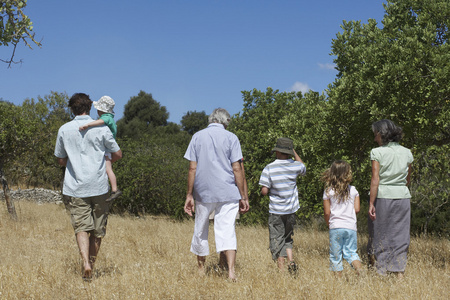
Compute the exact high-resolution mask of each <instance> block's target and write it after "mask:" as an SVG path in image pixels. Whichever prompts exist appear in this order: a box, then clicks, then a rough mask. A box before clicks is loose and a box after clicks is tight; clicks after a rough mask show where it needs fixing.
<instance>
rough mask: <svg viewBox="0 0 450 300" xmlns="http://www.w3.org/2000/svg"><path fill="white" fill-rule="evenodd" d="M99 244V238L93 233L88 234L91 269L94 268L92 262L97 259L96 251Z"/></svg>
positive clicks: (98, 249) (100, 241) (100, 240)
mask: <svg viewBox="0 0 450 300" xmlns="http://www.w3.org/2000/svg"><path fill="white" fill-rule="evenodd" d="M101 244H102V239H101V238H98V237H95V236H94V234H93V233H92V234H91V235H90V236H89V262H90V263H91V269H92V270H94V263H95V260H96V259H97V255H98V251H100V245H101Z"/></svg>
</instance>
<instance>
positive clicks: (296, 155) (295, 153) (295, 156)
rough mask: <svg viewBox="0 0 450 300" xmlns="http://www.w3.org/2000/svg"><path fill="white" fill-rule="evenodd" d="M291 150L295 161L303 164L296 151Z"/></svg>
mask: <svg viewBox="0 0 450 300" xmlns="http://www.w3.org/2000/svg"><path fill="white" fill-rule="evenodd" d="M292 151H294V158H295V160H296V161H299V162H301V163H302V164H303V160H302V159H301V158H300V156H298V154H297V152H295V150H294V149H292Z"/></svg>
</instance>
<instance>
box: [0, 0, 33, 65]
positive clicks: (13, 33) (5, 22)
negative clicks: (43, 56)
mask: <svg viewBox="0 0 450 300" xmlns="http://www.w3.org/2000/svg"><path fill="white" fill-rule="evenodd" d="M26 6H27V0H0V45H1V46H9V45H12V46H13V50H12V54H11V57H10V58H9V59H6V60H4V59H0V61H2V62H5V63H7V64H8V66H9V67H10V66H11V64H12V63H17V62H15V61H14V55H15V51H16V47H17V45H18V44H19V43H20V42H21V41H22V42H23V43H24V44H25V45H26V46H28V47H29V48H30V49H32V47H31V44H35V45H36V46H38V47H40V46H41V43H40V42H38V41H37V40H36V39H35V33H33V23H32V22H31V20H30V18H29V17H28V16H27V15H25V13H24V9H25V7H26Z"/></svg>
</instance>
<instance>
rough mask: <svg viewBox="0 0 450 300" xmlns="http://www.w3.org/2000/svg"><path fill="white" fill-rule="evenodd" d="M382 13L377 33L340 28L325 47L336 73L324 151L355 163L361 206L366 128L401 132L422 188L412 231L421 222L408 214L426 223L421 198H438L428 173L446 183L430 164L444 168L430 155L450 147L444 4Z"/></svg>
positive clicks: (368, 27) (402, 3)
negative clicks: (386, 122) (386, 126)
mask: <svg viewBox="0 0 450 300" xmlns="http://www.w3.org/2000/svg"><path fill="white" fill-rule="evenodd" d="M385 9H386V14H385V16H384V19H383V21H382V26H379V24H377V23H376V21H375V20H373V19H370V20H369V21H368V23H367V24H363V23H361V22H359V21H350V22H345V21H344V23H343V25H342V29H343V31H342V32H341V33H338V34H337V36H336V39H334V40H333V42H332V54H333V55H335V56H336V59H335V64H336V69H337V70H338V72H339V73H338V75H337V78H336V80H335V81H334V82H333V83H332V84H331V85H330V86H329V89H328V91H327V93H328V95H329V98H328V102H329V107H330V112H332V113H331V114H330V116H329V119H328V122H329V123H330V124H331V125H332V126H330V127H329V128H330V140H329V142H330V143H329V145H330V151H331V152H333V153H341V156H343V157H349V158H351V159H352V161H354V162H355V165H356V170H355V174H354V175H355V176H354V177H355V182H356V184H355V185H357V187H361V188H360V194H361V195H363V198H367V193H366V192H367V191H368V189H369V182H370V162H369V157H368V156H369V151H370V149H371V148H373V147H375V146H376V145H375V143H374V142H373V135H372V132H371V130H370V125H371V123H372V122H374V121H376V120H379V119H384V118H388V119H391V120H393V121H394V122H396V123H397V124H399V125H400V126H402V127H403V129H404V133H405V138H404V140H403V144H404V145H405V146H407V147H409V148H412V151H413V154H414V156H415V159H416V161H415V163H414V165H413V166H414V173H413V182H414V184H418V183H421V184H422V187H421V188H420V189H417V187H414V186H412V190H413V195H412V200H411V201H412V207H413V208H417V211H414V210H413V220H412V221H413V228H414V229H416V230H418V229H419V228H423V227H424V226H423V224H418V223H414V222H416V221H418V220H420V219H419V218H414V214H415V213H418V212H420V214H424V215H427V216H430V215H431V212H430V214H428V213H427V212H425V211H424V210H426V209H429V208H430V206H427V205H425V203H431V200H426V199H424V197H425V195H429V196H431V195H432V194H433V193H436V192H437V191H436V190H433V189H432V188H431V186H433V184H432V182H433V177H432V176H430V175H431V173H429V172H428V171H427V168H434V169H433V172H432V174H436V175H437V178H448V170H444V169H441V168H439V166H438V165H436V164H433V163H430V161H433V162H434V161H439V160H441V161H448V160H449V154H448V152H436V151H434V150H431V149H432V148H433V147H438V148H439V147H447V146H448V144H449V143H450V105H449V103H450V86H449V85H448V82H449V80H450V65H449V61H450V48H449V47H450V45H449V43H448V27H449V22H450V18H449V16H450V2H449V1H447V0H428V1H413V0H397V1H387V4H386V5H385ZM433 149H434V148H433ZM425 166H427V167H426V168H425ZM439 184H441V186H440V188H438V189H437V190H438V191H440V192H439V196H438V197H436V198H434V199H436V201H435V202H433V206H435V207H441V204H442V203H444V202H445V200H446V199H447V198H448V196H445V193H444V191H448V186H449V182H448V180H444V181H441V182H440V183H439ZM426 186H428V187H429V188H428V189H427V188H426ZM426 189H427V190H426ZM418 191H420V193H419V192H418ZM416 192H417V193H416ZM438 199H440V200H438ZM433 201H434V200H433ZM363 202H364V201H363ZM418 203H420V205H418ZM447 207H448V205H447ZM440 214H446V216H448V208H447V209H446V208H445V206H444V207H443V209H442V210H440V211H439V212H436V213H435V214H434V215H433V218H434V217H436V218H440V216H439V215H440ZM428 223H430V222H428ZM439 230H441V231H442V230H444V227H441V228H440V229H439ZM447 232H448V229H447Z"/></svg>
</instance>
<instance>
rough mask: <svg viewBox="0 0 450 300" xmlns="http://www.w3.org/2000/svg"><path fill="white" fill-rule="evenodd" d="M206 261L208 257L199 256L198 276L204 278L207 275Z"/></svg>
mask: <svg viewBox="0 0 450 300" xmlns="http://www.w3.org/2000/svg"><path fill="white" fill-rule="evenodd" d="M205 261H206V256H199V255H197V264H198V274H199V275H201V276H204V275H205V274H206V272H205Z"/></svg>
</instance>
